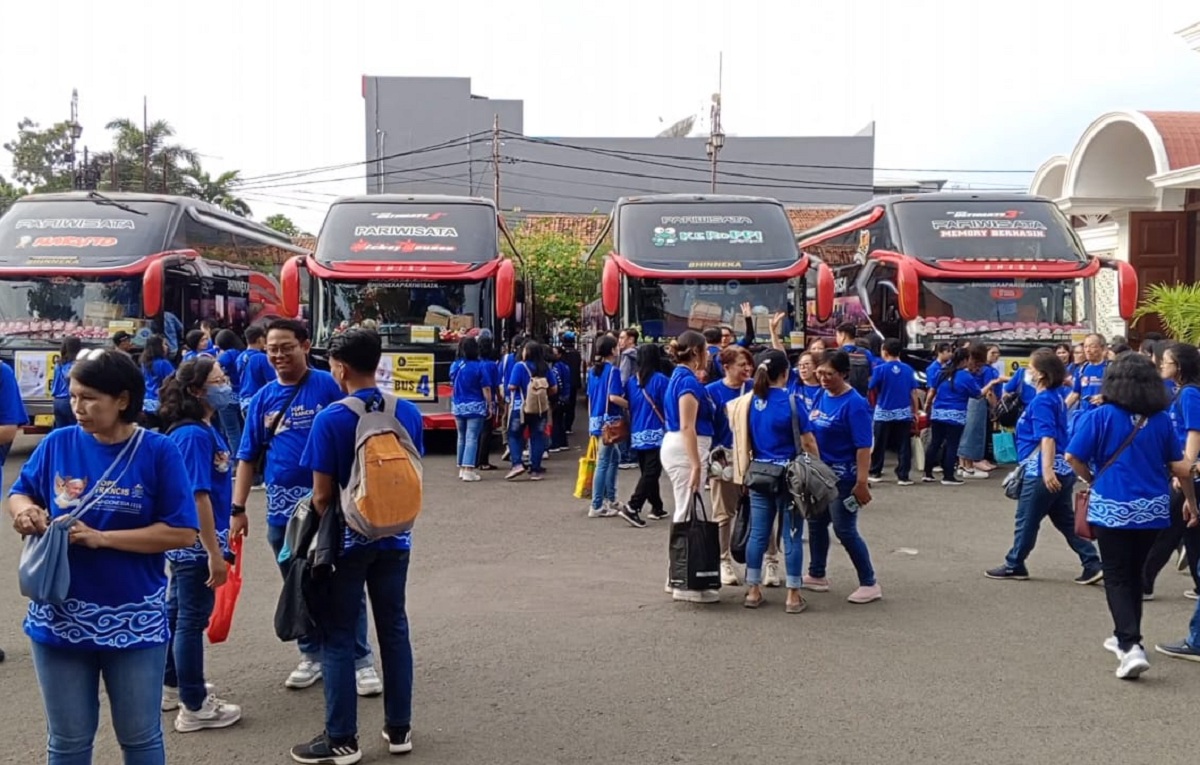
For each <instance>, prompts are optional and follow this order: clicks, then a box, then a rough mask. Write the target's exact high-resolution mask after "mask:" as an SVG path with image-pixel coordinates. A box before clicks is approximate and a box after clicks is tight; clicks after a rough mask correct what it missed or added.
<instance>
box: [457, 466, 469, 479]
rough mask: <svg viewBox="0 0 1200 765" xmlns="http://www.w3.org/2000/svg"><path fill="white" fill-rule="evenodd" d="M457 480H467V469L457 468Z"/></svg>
mask: <svg viewBox="0 0 1200 765" xmlns="http://www.w3.org/2000/svg"><path fill="white" fill-rule="evenodd" d="M458 480H460V481H465V480H467V471H466V469H465V468H459V469H458Z"/></svg>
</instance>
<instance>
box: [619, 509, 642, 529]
mask: <svg viewBox="0 0 1200 765" xmlns="http://www.w3.org/2000/svg"><path fill="white" fill-rule="evenodd" d="M617 515H619V516H621V517H622V518H624V519H625V522H626V523H628V524H629V525H630V526H632V527H634V528H635V529H644V528H646V521H644V520H643V519H642V514H641V512H640V511H638V510H634V509H633V508H632V507H630V506H629V505H621V507H620V509H618V510H617Z"/></svg>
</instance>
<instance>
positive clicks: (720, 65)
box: [704, 53, 725, 194]
mask: <svg viewBox="0 0 1200 765" xmlns="http://www.w3.org/2000/svg"><path fill="white" fill-rule="evenodd" d="M724 68H725V54H724V53H721V54H719V57H718V59H717V92H716V93H713V97H712V111H711V112H710V115H709V126H708V141H707V142H706V143H705V144H704V151H705V153H706V154H708V158H709V160H711V161H712V184H711V190H712V193H713V194H715V193H717V155H718V154H720V153H721V149H722V148H724V147H725V133H724V132H723V131H722V130H721V89H722V79H723V74H724Z"/></svg>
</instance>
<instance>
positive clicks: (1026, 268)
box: [799, 192, 1138, 371]
mask: <svg viewBox="0 0 1200 765" xmlns="http://www.w3.org/2000/svg"><path fill="white" fill-rule="evenodd" d="M799 243H800V248H801V249H802V250H803V251H804V252H805V253H807V254H809V255H811V256H813V257H814V258H815V259H819V260H820V261H822V262H824V263H826V264H828V265H829V266H830V267H831V268H832V269H833V276H834V291H835V293H836V297H835V299H834V309H833V313H832V315H831V316H830V317H829V319H828V320H826V321H820V320H815V321H813V320H811V319H810V326H811V328H812V329H813V330H814V331H815V332H817V333H820V334H823V335H825V336H826V337H832V335H833V332H834V328H835V327H836V326H837V325H838V324H840V323H842V322H845V321H853V322H855V323H856V324H858V325H859V328H860V332H859V334H860V336H868V337H869V336H872V335H874V336H876V337H880V338H886V337H897V338H900V340H901V341H902V342H903V343H904V346H905V348H906V353H907V355H911V356H912V357H913V358H914V359H917V360H920V362H921V364H922V365H923V363H924V361H926V360H928V358H929V356H930V352H931V351H932V349H933V347H934V346H935V345H936V344H937V343H938V342H941V341H951V342H953V341H962V340H966V339H971V340H977V341H980V342H983V343H987V344H995V345H998V346H1000V349H1001V353H1002V356H1003V357H1004V362H1005V368H1006V370H1009V371H1012V370H1014V369H1016V368H1019V367H1020V366H1021V365H1022V364H1023V363H1024V361H1025V360H1026V359H1027V358H1028V355H1029V353H1030V352H1031V351H1032V350H1033V349H1035V348H1038V347H1042V346H1048V345H1053V344H1054V343H1059V342H1080V341H1081V340H1082V337H1083V336H1084V335H1086V334H1087V333H1088V332H1093V331H1095V328H1096V295H1095V286H1094V277H1095V276H1096V274H1097V273H1099V272H1100V270H1101V269H1113V270H1115V272H1116V274H1115V276H1116V285H1117V290H1116V292H1117V303H1118V309H1119V313H1120V315H1121V317H1122V318H1123V319H1125V320H1129V319H1130V318H1131V317H1132V315H1133V312H1134V309H1135V308H1136V304H1137V296H1138V284H1137V275H1136V274H1135V273H1134V271H1133V269H1132V267H1130V265H1129V264H1128V263H1125V262H1123V261H1108V260H1102V259H1099V258H1096V257H1093V256H1090V255H1088V254H1087V253H1086V252H1085V251H1084V248H1083V245H1082V243H1081V242H1080V240H1079V237H1078V236H1077V235H1076V234H1075V231H1074V230H1073V229H1072V228H1071V225H1070V223H1069V222H1068V220H1067V219H1066V217H1064V216H1063V214H1062V213H1061V212H1060V211H1059V209H1058V208H1057V207H1056V206H1055V205H1054V203H1053V202H1052V201H1050V200H1049V199H1043V198H1040V197H1035V196H1030V195H1026V194H1012V193H994V192H993V193H966V192H936V193H928V194H911V195H897V196H884V197H878V198H876V199H872V200H871V201H870V202H867V203H866V204H863V205H861V206H859V207H858V208H856V209H854V210H851V211H849V212H847V213H845V214H844V215H841V216H838V217H836V218H833V219H831V220H829V221H826V222H824V223H822V224H821V225H820V226H817V227H815V228H813V229H810V230H808V231H805V232H804V233H802V234H801V235H800V236H799ZM920 368H923V366H921V367H920Z"/></svg>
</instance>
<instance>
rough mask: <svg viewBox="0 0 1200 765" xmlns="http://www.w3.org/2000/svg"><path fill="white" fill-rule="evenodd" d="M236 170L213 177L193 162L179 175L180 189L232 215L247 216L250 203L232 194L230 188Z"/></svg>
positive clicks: (236, 174) (236, 175)
mask: <svg viewBox="0 0 1200 765" xmlns="http://www.w3.org/2000/svg"><path fill="white" fill-rule="evenodd" d="M238 172H239V171H238V170H227V171H226V172H224V173H221V174H220V175H218V176H217V177H216V178H213V177H212V176H210V175H209V174H208V171H206V170H204V169H202V168H201V167H200V165H199V164H196V163H193V164H192V166H191V167H189V168H188V169H187V170H185V171H183V175H182V176H181V177H182V179H183V184H182V188H181V189H180V191H181V192H182V193H184V194H186V195H187V196H189V197H195V198H196V199H203V200H204V201H205V202H209V203H211V204H214V205H216V206H217V207H220V208H221V209H222V210H226V211H228V212H231V213H233V214H234V215H240V216H242V217H243V218H249V217H250V205H248V204H246V201H245V200H244V199H242V198H240V197H238V196H237V195H236V194H234V193H233V189H232V188H231V187H232V186H233V185H234V184H236V183H237V180H238Z"/></svg>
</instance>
